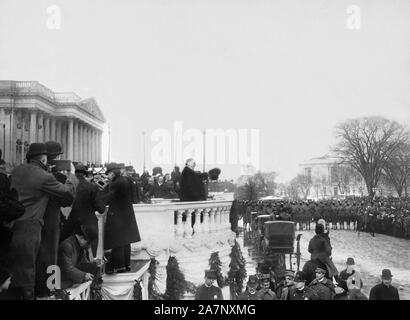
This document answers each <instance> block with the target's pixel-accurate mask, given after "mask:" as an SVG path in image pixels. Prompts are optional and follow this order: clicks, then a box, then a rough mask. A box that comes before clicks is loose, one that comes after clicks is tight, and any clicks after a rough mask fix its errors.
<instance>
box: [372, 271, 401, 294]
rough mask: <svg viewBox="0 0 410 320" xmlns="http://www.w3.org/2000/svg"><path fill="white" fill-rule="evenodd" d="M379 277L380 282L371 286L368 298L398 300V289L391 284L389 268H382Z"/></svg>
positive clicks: (391, 276)
mask: <svg viewBox="0 0 410 320" xmlns="http://www.w3.org/2000/svg"><path fill="white" fill-rule="evenodd" d="M381 278H382V282H381V283H379V284H377V285H375V286H374V287H373V288H371V290H370V295H369V300H400V297H399V291H398V290H397V288H396V287H394V286H392V284H391V281H392V278H393V275H392V274H391V271H390V269H383V270H382V276H381Z"/></svg>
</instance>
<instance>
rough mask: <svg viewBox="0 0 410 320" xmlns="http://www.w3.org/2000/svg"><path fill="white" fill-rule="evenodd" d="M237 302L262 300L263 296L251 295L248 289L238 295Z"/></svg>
mask: <svg viewBox="0 0 410 320" xmlns="http://www.w3.org/2000/svg"><path fill="white" fill-rule="evenodd" d="M237 300H261V295H260V294H258V292H256V293H255V294H250V293H249V291H248V289H246V290H245V291H244V292H242V293H240V294H239V295H238V299H237Z"/></svg>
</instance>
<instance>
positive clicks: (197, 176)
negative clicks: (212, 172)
mask: <svg viewBox="0 0 410 320" xmlns="http://www.w3.org/2000/svg"><path fill="white" fill-rule="evenodd" d="M195 166H196V163H195V160H194V159H192V158H190V159H188V160H187V161H186V163H185V168H184V170H182V174H181V190H180V199H181V201H203V200H206V195H205V188H204V183H203V176H202V174H201V173H200V172H197V171H194V169H195Z"/></svg>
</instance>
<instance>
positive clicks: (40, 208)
mask: <svg viewBox="0 0 410 320" xmlns="http://www.w3.org/2000/svg"><path fill="white" fill-rule="evenodd" d="M26 157H27V160H28V163H27V164H21V165H19V166H18V167H17V168H15V169H14V170H13V172H12V174H11V187H12V188H14V189H16V191H17V193H18V200H19V201H20V202H21V203H22V204H23V205H24V206H25V208H26V211H25V213H24V214H23V216H21V217H20V218H18V219H17V220H15V222H14V225H13V238H12V241H11V246H10V259H9V263H10V267H11V273H12V274H13V279H12V283H11V286H12V287H13V288H14V289H15V290H16V291H18V292H19V294H21V295H20V296H19V298H22V299H34V287H35V275H36V258H37V254H38V250H39V246H40V241H41V231H42V227H43V224H44V221H43V217H44V213H45V211H46V207H47V204H48V201H49V198H50V196H54V197H57V198H59V199H62V200H65V201H73V199H74V195H75V188H76V185H77V179H76V178H75V176H74V175H73V174H72V173H68V174H67V181H66V183H65V184H62V183H60V182H58V181H57V180H56V178H55V177H54V176H53V175H52V174H51V173H49V172H47V166H46V163H47V149H46V146H45V144H44V143H32V144H31V145H30V146H29V150H28V152H27V155H26ZM73 171H74V170H73Z"/></svg>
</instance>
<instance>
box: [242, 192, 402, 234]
mask: <svg viewBox="0 0 410 320" xmlns="http://www.w3.org/2000/svg"><path fill="white" fill-rule="evenodd" d="M240 206H242V207H243V210H242V213H243V214H244V222H245V223H251V220H252V219H251V213H252V212H257V214H258V215H262V214H263V215H271V216H272V218H273V219H276V220H292V221H295V222H296V223H299V225H300V228H301V229H302V230H303V229H308V230H309V229H310V228H311V222H312V221H318V220H319V219H325V220H326V221H327V222H329V223H331V225H332V228H333V229H336V228H338V229H345V228H347V229H354V230H356V231H367V232H370V233H372V234H374V233H382V234H387V235H391V236H396V237H403V238H410V199H409V198H376V199H368V198H361V197H355V198H349V199H343V200H334V199H324V200H318V201H313V200H300V201H291V200H260V201H243V202H242V203H241V204H240ZM239 211H241V210H239Z"/></svg>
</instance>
